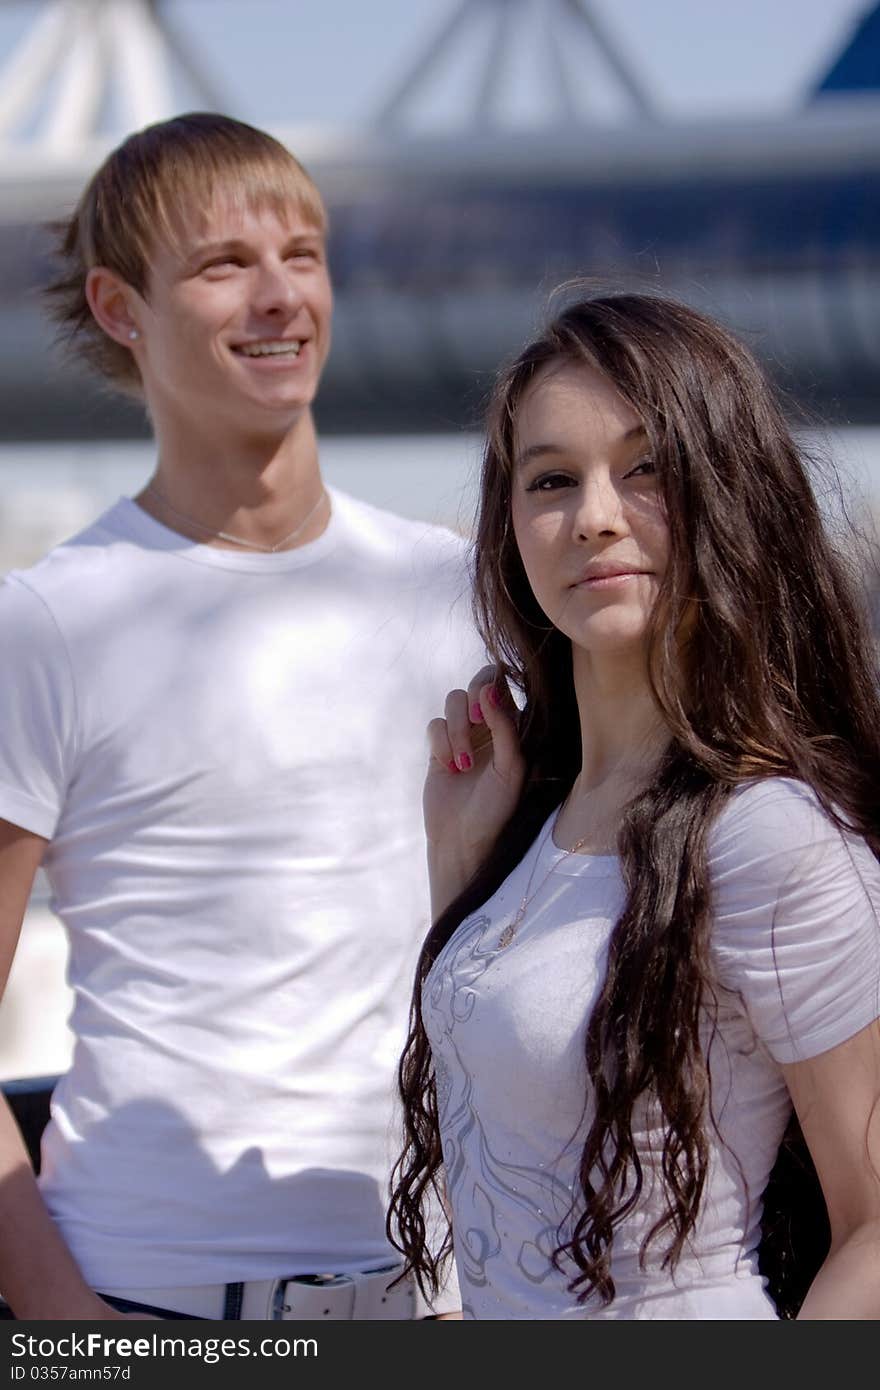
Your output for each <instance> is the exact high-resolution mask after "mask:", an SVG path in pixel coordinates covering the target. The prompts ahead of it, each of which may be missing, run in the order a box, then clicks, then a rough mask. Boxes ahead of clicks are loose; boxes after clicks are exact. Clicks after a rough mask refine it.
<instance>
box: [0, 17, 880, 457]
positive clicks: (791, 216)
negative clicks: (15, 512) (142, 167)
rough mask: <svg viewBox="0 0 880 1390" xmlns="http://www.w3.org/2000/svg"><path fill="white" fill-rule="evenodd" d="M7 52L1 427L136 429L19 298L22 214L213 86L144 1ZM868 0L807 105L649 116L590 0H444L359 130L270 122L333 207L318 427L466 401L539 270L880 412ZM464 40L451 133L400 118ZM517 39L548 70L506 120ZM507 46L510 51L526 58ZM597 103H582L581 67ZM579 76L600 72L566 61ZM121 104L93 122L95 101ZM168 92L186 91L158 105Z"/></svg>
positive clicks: (854, 406) (24, 262)
mask: <svg viewBox="0 0 880 1390" xmlns="http://www.w3.org/2000/svg"><path fill="white" fill-rule="evenodd" d="M35 14H36V22H35V24H34V26H33V28H32V29H31V30H30V31H29V32H28V33H27V34H26V35H25V37H24V39H23V41H22V43H21V45H20V47H19V48H18V49H17V50H16V51H15V52H14V53H13V54H12V55H11V56H10V58H9V59H8V62H7V65H6V68H5V70H3V71H2V72H0V414H2V418H3V421H4V433H5V436H6V438H16V437H18V438H34V437H42V438H51V437H58V438H60V437H65V438H71V437H87V436H93V435H94V436H98V435H104V436H108V435H131V434H142V433H145V427H144V423H143V420H142V418H141V415H140V413H139V412H138V411H137V410H136V409H135V408H134V407H132V406H131V405H127V404H125V403H123V402H116V401H114V400H112V399H111V398H110V397H109V396H107V395H106V394H105V393H103V392H101V391H100V390H99V389H97V388H96V387H95V386H94V385H93V384H91V383H90V382H89V380H88V379H87V378H85V377H84V376H83V375H82V373H81V371H80V370H79V369H78V368H77V367H76V366H75V365H72V364H71V363H70V362H68V361H65V360H64V359H63V356H61V355H59V354H58V353H57V352H56V351H54V350H53V348H52V345H51V341H50V333H49V330H48V328H47V327H46V325H45V323H44V322H43V320H42V317H41V314H40V311H39V307H38V292H39V287H40V285H41V284H42V283H44V282H45V279H46V278H47V274H48V269H49V267H48V260H47V240H46V237H45V233H44V232H43V230H42V228H41V224H42V223H43V222H44V221H45V219H47V218H49V217H53V216H57V215H58V214H59V213H60V212H62V211H63V210H64V209H66V208H68V207H70V206H71V204H72V203H73V201H74V200H75V198H76V196H77V194H78V193H79V191H80V189H81V187H82V185H83V183H84V181H85V179H86V178H87V177H88V175H89V174H90V173H91V172H92V170H93V169H94V168H95V167H96V166H97V164H98V162H99V161H100V159H101V158H102V157H103V154H104V153H105V152H106V150H107V149H108V148H110V147H111V146H112V145H114V144H116V143H117V142H118V140H119V139H120V138H121V137H122V135H123V134H124V133H125V131H127V130H131V129H135V128H137V127H139V126H142V125H144V124H147V123H149V122H151V121H153V120H158V119H162V118H163V117H165V116H167V115H170V114H173V113H174V110H175V109H176V108H175V105H174V95H173V83H172V75H174V74H177V75H178V78H180V75H181V74H182V76H183V79H184V80H185V82H186V84H187V90H188V92H189V93H191V94H192V100H191V102H190V105H191V107H193V108H195V107H200V108H202V109H222V108H225V107H227V103H226V102H225V101H224V96H223V93H222V92H220V91H217V90H216V87H215V85H214V83H213V79H212V78H211V77H210V75H209V74H206V73H205V72H203V71H202V69H201V66H200V63H199V60H198V55H197V54H195V53H193V52H192V51H191V50H190V49H188V48H187V46H186V45H185V43H184V42H183V41H182V40H181V38H180V36H179V35H178V34H177V33H176V32H175V30H174V28H173V26H172V23H171V19H172V16H173V4H172V3H167V4H160V3H159V0H51V2H50V3H46V4H43V5H42V6H41V7H39V9H38V10H37V9H36V7H35ZM878 15H880V6H877V7H873V8H872V9H871V11H870V12H869V13H868V14H867V15H866V16H865V18H864V20H863V22H862V24H861V26H860V27H859V28H858V29H857V31H856V32H855V33H854V35H853V36H852V40H851V42H849V43H848V44H847V45H845V46H844V49H843V51H842V52H841V53H840V54H836V55H833V58H832V60H831V61H830V63H829V70H828V78H827V80H826V81H825V82H824V83H822V84H820V87H819V89H818V90H817V92H816V93H815V94H814V98H813V99H812V100H811V101H810V102H809V103H808V104H807V105H806V106H805V107H804V108H803V109H802V110H799V111H796V112H793V113H792V114H790V115H788V116H786V117H784V118H780V119H774V120H772V121H768V120H762V121H752V122H748V121H742V122H739V123H715V124H710V123H706V122H700V123H699V124H696V123H686V122H681V121H676V122H670V121H667V120H664V119H663V117H662V115H661V114H660V113H658V112H657V111H656V110H655V109H654V106H653V103H652V100H651V96H650V92H649V91H648V90H647V88H646V85H645V83H644V80H643V79H642V78H641V77H640V76H639V74H638V71H637V69H636V68H635V67H634V66H633V64H632V63H631V62H630V60H629V58H628V57H627V55H625V54H623V53H621V52H620V51H619V50H618V49H617V48H616V47H615V45H614V44H613V42H612V41H611V38H610V36H609V35H608V34H607V33H605V32H604V30H603V28H602V26H601V24H600V23H599V21H598V18H597V15H596V13H595V12H594V9H593V8H592V7H591V6H590V5H589V4H587V3H585V0H461V3H458V4H456V5H450V7H449V12H448V14H447V15H446V16H445V18H444V19H443V22H442V24H441V25H440V27H439V28H438V30H437V32H436V34H435V35H433V36H432V41H431V43H430V45H429V46H427V47H426V49H425V52H424V54H422V55H421V56H420V57H419V58H418V59H417V61H416V62H415V63H414V64H413V65H412V67H411V68H410V70H409V71H408V72H406V73H403V74H401V75H400V76H399V80H398V82H397V84H396V85H395V88H394V90H393V91H392V92H390V93H389V94H388V98H387V100H386V102H385V104H384V106H383V108H382V109H381V110H380V111H379V112H378V113H377V115H376V117H375V119H374V121H373V122H372V124H371V125H369V126H368V127H366V128H363V129H359V130H357V131H351V130H339V129H315V128H308V129H299V130H297V129H276V130H274V132H273V133H275V134H276V135H278V136H279V138H281V139H282V140H283V141H284V142H285V143H287V144H288V145H289V146H290V148H292V149H293V150H294V151H295V153H296V154H297V155H298V157H300V158H301V159H302V160H303V161H304V163H305V164H306V165H307V166H308V167H309V169H310V170H311V172H312V173H313V175H314V176H315V178H316V180H317V182H318V184H319V185H320V187H321V188H322V190H323V192H324V194H325V196H326V199H327V202H328V205H329V208H330V217H331V263H332V268H333V272H334V277H335V281H336V285H337V310H336V320H335V340H334V349H333V353H332V357H331V362H330V365H329V368H328V372H327V376H326V379H325V383H324V385H323V387H322V391H321V398H320V401H319V410H318V414H319V418H320V423H321V426H322V428H323V429H324V430H346V431H361V430H364V431H368V430H383V431H387V430H394V429H398V428H400V429H409V430H412V429H428V430H442V429H444V428H454V427H457V426H459V425H461V424H462V423H473V422H474V421H475V420H477V418H478V416H479V411H480V406H481V402H482V399H483V395H484V392H485V389H486V386H487V383H488V381H489V379H490V377H491V373H492V371H493V369H494V367H495V366H496V365H497V363H498V362H499V360H500V359H501V358H503V357H504V356H506V355H508V354H509V353H510V352H511V351H512V350H514V349H515V348H516V347H517V346H518V345H519V344H520V343H521V341H522V340H523V339H524V337H525V336H526V335H528V334H529V333H530V332H531V331H532V329H533V328H534V326H535V324H536V322H537V321H538V319H539V318H540V315H541V312H542V309H543V307H544V305H545V303H546V299H547V296H548V294H549V292H550V291H551V290H552V288H553V287H554V286H556V285H557V284H559V283H560V282H562V281H565V280H569V279H571V278H573V277H580V276H589V277H591V278H592V279H594V280H597V281H598V282H599V283H602V284H609V285H612V286H619V285H631V284H636V285H639V284H650V285H654V286H660V287H665V288H668V289H670V290H672V291H674V292H676V293H678V294H680V295H682V296H683V297H684V298H686V299H688V300H689V301H691V302H693V303H695V304H697V305H698V306H702V307H704V308H706V309H708V310H709V311H710V312H713V313H716V314H718V315H719V316H720V317H722V318H724V319H725V320H726V321H728V322H729V323H730V324H731V325H732V326H733V327H734V328H735V329H737V330H739V331H740V332H741V333H742V334H743V335H744V336H745V338H746V339H747V341H749V342H750V343H751V344H752V345H753V346H754V347H755V348H756V349H757V351H758V353H759V355H761V356H762V357H763V358H764V360H765V361H766V362H767V364H768V366H769V367H770V369H771V371H772V372H773V373H774V374H775V375H776V376H777V377H778V378H779V380H780V381H781V382H782V383H783V384H784V385H785V386H786V387H787V388H788V389H789V390H790V391H791V392H793V393H794V394H795V395H796V396H798V397H799V398H800V399H801V400H803V401H805V402H806V403H808V404H809V405H811V406H813V407H815V408H816V409H817V410H818V411H819V412H821V413H822V414H824V415H826V416H830V417H831V418H835V419H838V420H840V419H845V420H849V421H862V422H876V421H877V420H878V419H880V391H878V386H880V196H878V191H880V189H878V173H880V94H878V88H880V57H878V54H880V38H878V27H880V21H878ZM477 49H479V53H480V57H481V62H480V63H479V64H477V73H476V78H475V82H474V87H473V92H472V98H473V100H472V111H471V120H470V125H469V128H468V129H467V130H466V132H464V133H462V132H459V133H456V134H455V135H454V136H451V135H438V134H430V133H427V134H426V133H424V132H420V131H419V130H418V129H417V122H416V121H415V120H414V119H413V114H414V111H415V110H416V107H417V103H418V98H419V93H420V92H421V91H422V90H423V89H424V87H425V84H426V83H428V82H429V81H430V80H432V79H433V78H435V77H436V76H437V74H438V72H439V71H440V70H441V69H442V68H443V67H444V65H445V66H447V67H448V66H449V65H454V64H456V63H458V62H460V61H461V58H462V54H463V53H464V51H465V50H467V51H468V53H469V54H470V55H471V57H472V56H473V53H474V52H475V51H476V50H477ZM517 52H518V53H519V56H520V59H521V58H522V55H523V53H527V55H528V61H529V63H530V64H531V66H532V72H533V80H534V86H535V87H536V89H537V90H540V91H542V92H545V93H546V94H547V102H546V110H544V111H543V112H542V113H540V114H539V117H538V119H537V120H536V123H535V125H534V127H533V128H531V129H529V130H522V129H516V130H512V129H511V128H510V126H509V123H507V122H506V121H505V118H504V112H503V101H502V95H503V93H502V86H503V83H502V78H503V75H504V73H505V72H506V71H508V70H509V68H510V64H511V62H512V61H513V58H514V56H515V54H516V53H517ZM521 65H522V64H521ZM600 69H601V72H602V81H603V83H604V84H605V87H606V88H607V89H608V90H609V91H611V92H612V93H613V97H614V101H615V102H616V110H617V113H618V119H617V120H616V122H615V123H614V124H610V125H609V124H607V123H603V122H602V121H600V120H597V119H596V116H595V111H594V110H593V109H592V108H591V95H592V89H593V85H594V83H595V73H596V72H597V71H599V70H600ZM585 74H593V76H589V77H588V76H586V75H585ZM108 109H110V110H113V111H115V113H116V114H115V118H114V119H113V120H111V121H110V122H109V123H108V121H107V119H106V112H107V110H108ZM178 109H179V108H178Z"/></svg>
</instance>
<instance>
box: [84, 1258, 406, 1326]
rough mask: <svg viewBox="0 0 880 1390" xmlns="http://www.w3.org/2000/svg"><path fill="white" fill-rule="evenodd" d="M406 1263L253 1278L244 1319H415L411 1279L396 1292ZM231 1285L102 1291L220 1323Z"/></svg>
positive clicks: (246, 1289)
mask: <svg viewBox="0 0 880 1390" xmlns="http://www.w3.org/2000/svg"><path fill="white" fill-rule="evenodd" d="M400 1268H401V1267H400V1265H383V1266H382V1267H381V1268H378V1269H366V1270H362V1271H361V1272H359V1273H355V1274H297V1275H293V1276H292V1277H290V1278H286V1279H248V1280H246V1281H245V1282H244V1283H241V1284H238V1285H235V1286H233V1287H234V1288H236V1289H240V1290H241V1309H240V1311H239V1313H238V1315H237V1316H238V1318H239V1319H241V1320H242V1321H252V1322H263V1321H267V1320H269V1321H278V1320H280V1321H285V1322H288V1321H300V1320H301V1321H303V1322H315V1321H323V1320H328V1321H329V1320H331V1319H334V1318H346V1319H351V1318H358V1319H374V1320H377V1319H380V1318H382V1319H385V1318H387V1319H394V1320H395V1321H398V1322H401V1321H404V1320H406V1321H409V1320H411V1319H412V1318H414V1317H415V1315H416V1314H415V1286H414V1284H413V1281H412V1280H411V1279H406V1280H404V1281H403V1282H401V1283H399V1284H395V1285H394V1287H393V1288H389V1284H390V1283H391V1281H392V1280H393V1279H396V1278H397V1276H398V1275H399V1274H400ZM229 1287H230V1286H228V1285H226V1284H198V1285H195V1286H191V1287H185V1288H168V1287H167V1286H166V1287H163V1288H149V1289H147V1288H138V1289H119V1288H112V1289H107V1288H105V1289H102V1290H101V1293H105V1294H108V1295H110V1296H111V1297H114V1298H125V1299H128V1300H130V1301H131V1302H133V1303H144V1304H147V1305H148V1306H149V1307H153V1308H167V1309H169V1311H171V1312H175V1313H186V1314H188V1315H189V1316H190V1317H194V1318H206V1319H209V1320H210V1321H220V1320H222V1319H223V1317H224V1316H225V1315H226V1307H227V1291H228V1289H229Z"/></svg>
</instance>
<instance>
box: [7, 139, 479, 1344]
mask: <svg viewBox="0 0 880 1390" xmlns="http://www.w3.org/2000/svg"><path fill="white" fill-rule="evenodd" d="M324 233H325V215H324V209H323V206H322V203H321V199H320V196H319V194H318V192H317V190H316V188H315V186H314V185H313V183H312V182H311V180H310V179H309V178H308V176H307V175H306V173H305V172H304V171H303V169H302V168H301V167H300V166H299V165H298V164H297V162H296V161H295V160H294V159H293V157H292V156H291V155H290V154H289V153H288V151H287V150H285V149H284V148H283V147H282V146H281V145H279V144H278V143H277V142H275V141H274V140H272V139H271V138H270V137H269V136H267V135H265V134H263V133H262V132H259V131H256V130H254V129H252V128H250V127H248V126H245V125H242V124H241V123H239V122H235V121H232V120H230V119H228V118H225V117H221V116H213V115H191V116H184V117H180V118H178V119H175V120H172V121H168V122H165V123H164V124H162V125H159V126H153V127H150V128H149V129H147V130H145V131H142V132H140V133H138V134H136V135H134V136H132V137H131V138H130V139H129V140H127V141H126V142H125V144H123V145H122V146H121V147H120V148H119V149H118V150H116V151H115V152H114V153H113V154H111V155H110V157H109V158H108V160H107V161H106V162H105V164H104V165H103V166H102V168H101V169H100V170H99V171H98V173H97V174H96V175H95V177H94V179H93V180H92V182H91V184H90V185H89V187H88V189H87V190H86V192H85V193H84V195H83V197H82V199H81V202H80V205H79V207H78V209H77V211H76V213H75V214H74V216H73V218H72V219H71V222H70V224H69V227H68V229H67V232H66V235H65V238H64V245H63V252H64V256H65V258H66V264H67V270H66V274H65V276H64V278H63V279H62V280H61V281H59V284H58V285H57V286H56V287H55V292H56V304H57V312H58V317H59V319H60V321H61V322H62V324H63V325H65V326H66V327H67V328H68V329H69V331H70V334H71V340H72V342H73V343H74V344H76V345H78V346H79V348H80V349H81V350H82V351H83V352H85V353H86V354H87V355H88V356H89V357H90V359H91V360H92V362H93V363H94V364H95V365H97V366H98V367H99V368H100V370H101V371H102V372H103V373H104V375H105V376H106V377H107V378H108V379H109V380H110V381H111V382H113V383H115V384H117V385H119V386H121V387H122V388H123V389H128V390H136V391H138V392H139V393H141V394H142V396H143V398H144V400H145V402H146V406H147V409H148V411H149V415H150V419H151V421H152V425H153V429H154V431H155V436H156V443H157V463H156V469H155V473H154V474H153V476H152V478H151V479H150V481H149V482H148V484H147V485H146V486H145V487H144V489H143V491H142V492H141V493H140V494H139V496H138V497H136V498H135V499H133V500H131V499H127V498H124V499H122V500H121V501H120V502H119V503H118V504H117V505H116V506H114V507H113V508H111V509H110V511H109V512H107V513H106V514H105V515H104V516H102V517H101V518H100V519H99V520H98V521H96V522H95V523H94V525H92V526H91V527H90V528H89V529H88V530H86V531H85V532H83V533H82V534H81V535H78V536H76V537H74V539H73V540H71V541H69V542H67V543H66V544H64V545H62V546H60V547H59V548H58V549H57V550H55V551H53V552H52V553H51V554H50V555H49V556H48V557H47V558H46V559H45V560H44V561H42V562H41V563H40V564H38V565H37V566H35V567H34V568H33V569H31V570H29V571H26V572H24V573H17V574H13V575H10V576H9V577H8V578H7V581H6V583H5V584H4V585H3V586H2V589H0V640H2V644H3V652H4V661H3V665H2V672H0V817H2V818H3V821H2V824H0V884H2V889H3V891H2V894H0V941H2V952H3V958H2V960H0V966H2V977H0V978H2V979H3V980H5V976H6V972H7V970H8V967H9V963H10V961H11V958H12V955H13V952H14V949H15V944H16V940H17V937H18V932H19V928H20V925H21V919H22V915H23V913H24V911H25V907H26V904H27V900H28V894H29V891H30V888H31V883H32V880H33V877H34V873H35V871H36V869H37V867H38V865H39V864H40V863H41V862H42V863H44V864H45V867H46V870H47V873H48V875H49V878H50V880H51V883H52V888H53V893H54V903H55V906H56V910H57V911H58V913H59V915H60V916H61V918H62V920H63V921H64V923H65V925H66V928H67V930H68V933H69V938H70V948H71V955H70V980H71V984H72V986H73V990H74V995H75V1005H74V1011H73V1017H72V1026H73V1029H74V1031H75V1034H76V1046H75V1051H74V1058H73V1064H72V1068H71V1070H70V1072H69V1074H68V1075H67V1076H66V1077H64V1078H63V1079H62V1081H61V1082H60V1084H59V1086H58V1087H57V1089H56V1094H55V1096H54V1099H53V1113H52V1120H51V1122H50V1125H49V1128H48V1129H47V1132H46V1135H45V1137H44V1144H43V1160H42V1171H41V1175H40V1180H39V1187H38V1186H37V1184H36V1183H35V1181H34V1179H33V1177H32V1174H31V1172H30V1169H29V1166H28V1165H27V1161H26V1157H25V1155H24V1151H23V1148H22V1146H21V1143H20V1141H19V1139H18V1136H17V1132H16V1130H15V1127H14V1123H13V1121H12V1119H11V1117H10V1116H9V1115H7V1114H4V1116H3V1124H2V1155H0V1165H2V1166H0V1230H2V1232H3V1235H2V1242H0V1289H2V1292H3V1294H4V1295H5V1298H6V1300H7V1302H8V1304H9V1305H10V1307H11V1309H12V1311H13V1313H14V1314H15V1315H16V1316H17V1317H19V1318H41V1319H42V1318H50V1319H51V1318H96V1317H112V1316H123V1315H124V1314H125V1312H126V1311H127V1312H129V1313H131V1312H134V1313H135V1314H136V1313H137V1312H138V1311H143V1309H144V1308H146V1309H150V1310H153V1311H154V1313H155V1312H156V1310H158V1314H157V1315H159V1316H162V1315H163V1314H170V1315H172V1316H173V1315H178V1316H190V1317H206V1318H223V1317H242V1318H271V1317H290V1318H311V1317H316V1318H318V1317H321V1318H324V1317H367V1318H379V1317H393V1318H409V1317H413V1316H420V1315H421V1314H420V1312H419V1311H416V1305H415V1302H414V1297H413V1292H412V1288H411V1287H409V1286H407V1285H406V1284H399V1285H397V1286H396V1287H393V1288H391V1289H390V1291H389V1289H388V1285H389V1281H390V1280H391V1279H393V1277H394V1269H393V1268H392V1266H393V1265H394V1260H395V1255H394V1252H393V1251H392V1250H391V1247H390V1246H389V1245H388V1244H387V1242H386V1239H385V1235H384V1219H385V1208H386V1192H387V1181H388V1159H389V1155H390V1154H391V1153H393V1152H394V1147H395V1136H394V1132H393V1130H394V1127H393V1124H392V1112H393V1095H394V1070H395V1063H396V1059H397V1056H398V1053H399V1051H400V1047H401V1044H402V1041H403V1037H404V1032H405V1012H406V1001H407V997H408V994H409V987H410V980H411V972H412V968H413V965H414V961H415V955H416V952H417V949H418V944H419V940H420V937H421V935H422V933H423V930H424V927H425V923H426V911H427V908H426V903H427V897H426V881H425V879H426V875H425V867H424V861H425V853H424V844H423V831H422V826H421V814H420V803H421V786H422V780H423V774H424V769H425V765H426V759H427V747H426V742H425V737H424V731H425V727H426V725H427V722H428V720H429V718H430V717H431V716H432V715H433V714H436V713H437V710H438V708H439V707H440V702H441V701H442V698H443V695H444V693H445V691H446V690H447V689H448V688H449V687H450V685H455V684H456V683H457V682H458V681H459V680H460V677H461V673H462V671H468V670H471V669H473V667H474V666H475V665H479V663H480V659H481V650H480V647H479V644H478V642H477V640H476V638H475V636H474V633H473V630H472V628H471V626H470V623H469V618H468V612H469V604H468V599H467V594H466V587H467V586H466V580H465V567H464V564H463V560H462V545H461V543H460V542H459V541H458V539H457V538H455V537H454V536H453V535H452V534H451V533H449V532H446V531H443V530H440V529H438V528H432V527H428V526H426V525H422V524H415V523H412V522H407V521H403V520H401V519H400V518H397V517H394V516H390V515H388V514H386V513H382V512H379V511H376V510H375V509H374V508H372V507H369V506H366V505H364V504H362V503H360V502H356V501H354V500H353V499H352V498H350V497H347V496H345V495H342V494H339V493H337V492H335V491H331V490H328V489H327V488H326V487H325V486H324V484H323V483H322V480H321V473H320V469H319V465H318V450H317V443H316V438H315V429H314V424H313V419H312V412H311V405H312V401H313V399H314V396H315V392H316V390H317V387H318V383H319V380H320V376H321V371H322V368H323V366H324V363H325V361H326V358H327V352H328V348H329V344H330V316H331V287H330V279H329V275H328V268H327V261H326V252H325V237H324ZM4 1109H5V1107H4ZM454 1297H455V1296H454V1294H450V1300H449V1303H447V1305H442V1304H439V1303H438V1305H437V1311H440V1312H442V1311H445V1308H446V1307H448V1306H449V1305H450V1304H451V1305H452V1306H454ZM422 1311H423V1312H424V1311H426V1310H422Z"/></svg>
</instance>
